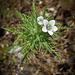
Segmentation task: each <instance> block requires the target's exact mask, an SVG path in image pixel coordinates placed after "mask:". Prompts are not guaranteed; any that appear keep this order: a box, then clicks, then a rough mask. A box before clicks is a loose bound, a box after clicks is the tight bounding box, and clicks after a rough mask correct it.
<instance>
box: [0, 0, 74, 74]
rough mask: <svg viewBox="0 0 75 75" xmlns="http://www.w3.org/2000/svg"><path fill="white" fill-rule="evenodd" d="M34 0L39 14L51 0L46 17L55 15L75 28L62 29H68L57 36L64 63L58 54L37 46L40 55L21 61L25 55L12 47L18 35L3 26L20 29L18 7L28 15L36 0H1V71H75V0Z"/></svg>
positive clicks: (15, 72) (2, 72)
mask: <svg viewBox="0 0 75 75" xmlns="http://www.w3.org/2000/svg"><path fill="white" fill-rule="evenodd" d="M34 1H35V5H36V11H37V13H38V14H42V12H43V11H44V8H45V7H46V4H47V10H46V17H49V16H50V18H51V17H52V18H53V19H55V21H56V23H61V26H62V27H70V28H71V29H67V30H59V32H60V33H62V32H64V33H63V34H61V35H60V36H58V38H55V39H53V41H56V42H57V45H55V46H54V47H55V49H56V50H57V51H58V53H59V54H60V57H61V60H62V63H60V61H59V60H58V58H57V57H56V55H54V54H50V53H47V54H46V53H44V52H43V51H41V52H39V51H36V50H34V53H35V55H36V57H33V56H32V55H29V56H30V58H28V59H27V62H24V63H23V64H21V65H20V62H21V60H22V55H21V54H19V56H20V57H19V56H18V55H17V56H15V55H13V53H9V49H8V47H10V46H11V45H12V43H13V42H14V40H15V39H16V37H17V36H18V35H16V34H13V33H10V32H8V31H5V30H4V29H3V28H11V29H18V24H19V23H18V21H20V18H19V17H18V16H17V15H16V13H14V10H17V11H19V12H21V13H24V14H26V15H28V13H30V12H31V11H32V2H33V0H0V75H75V0H34ZM16 49H17V50H18V49H19V48H16ZM16 49H15V50H16ZM16 59H17V60H16Z"/></svg>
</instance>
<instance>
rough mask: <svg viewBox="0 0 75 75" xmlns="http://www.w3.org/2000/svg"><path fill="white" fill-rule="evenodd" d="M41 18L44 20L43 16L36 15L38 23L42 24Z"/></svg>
mask: <svg viewBox="0 0 75 75" xmlns="http://www.w3.org/2000/svg"><path fill="white" fill-rule="evenodd" d="M43 20H44V18H43V17H42V16H39V17H37V23H38V24H39V25H42V24H43Z"/></svg>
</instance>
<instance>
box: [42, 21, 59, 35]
mask: <svg viewBox="0 0 75 75" xmlns="http://www.w3.org/2000/svg"><path fill="white" fill-rule="evenodd" d="M54 25H55V20H51V21H49V22H48V24H47V25H44V26H43V28H42V31H43V32H48V33H49V34H50V35H53V32H55V31H57V30H58V28H57V27H56V26H54Z"/></svg>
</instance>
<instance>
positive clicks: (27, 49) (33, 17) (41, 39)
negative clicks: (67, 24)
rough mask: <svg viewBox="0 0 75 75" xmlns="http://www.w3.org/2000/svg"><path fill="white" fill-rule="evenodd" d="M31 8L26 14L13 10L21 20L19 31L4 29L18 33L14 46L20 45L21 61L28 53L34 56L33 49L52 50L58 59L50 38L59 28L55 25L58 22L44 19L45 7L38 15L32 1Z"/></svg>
mask: <svg viewBox="0 0 75 75" xmlns="http://www.w3.org/2000/svg"><path fill="white" fill-rule="evenodd" d="M32 8H33V11H32V12H31V13H29V14H28V15H25V14H22V13H20V12H18V11H15V12H16V14H17V15H18V16H19V17H20V19H21V21H22V22H20V21H19V25H18V28H19V30H20V31H18V30H13V29H8V28H4V29H5V30H8V31H9V32H12V33H15V34H19V36H18V37H17V39H16V40H15V43H14V46H16V45H17V46H18V45H19V46H21V47H22V49H21V52H22V53H24V57H23V60H22V62H23V61H24V60H26V59H27V57H28V54H29V53H32V54H33V56H35V54H34V49H36V50H39V51H40V50H43V51H46V52H47V51H48V52H50V53H51V52H53V53H54V54H55V55H56V56H57V57H58V59H59V60H60V57H59V54H58V53H57V51H56V50H54V49H53V47H52V46H53V45H56V42H53V41H52V39H53V38H54V36H56V31H57V30H58V29H60V28H58V27H57V26H58V24H55V20H50V21H49V18H47V19H45V14H46V8H45V10H44V12H43V14H42V15H41V16H38V14H37V12H36V10H35V2H34V1H33V6H32ZM61 29H63V28H61ZM53 35H54V36H53ZM19 43H20V44H19Z"/></svg>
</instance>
